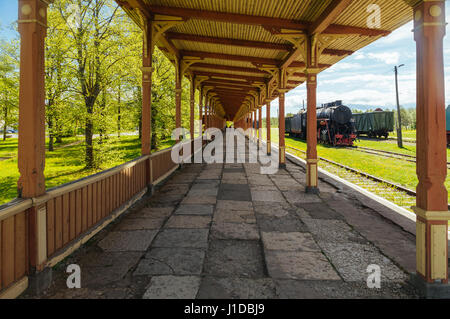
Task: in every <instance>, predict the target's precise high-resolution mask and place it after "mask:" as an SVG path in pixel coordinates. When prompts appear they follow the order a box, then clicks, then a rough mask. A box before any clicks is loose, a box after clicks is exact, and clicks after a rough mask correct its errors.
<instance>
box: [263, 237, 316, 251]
mask: <svg viewBox="0 0 450 319" xmlns="http://www.w3.org/2000/svg"><path fill="white" fill-rule="evenodd" d="M261 236H262V241H263V244H264V249H266V250H277V251H313V252H320V247H319V246H317V244H316V242H315V241H314V239H313V237H312V235H311V234H309V233H281V232H262V233H261Z"/></svg>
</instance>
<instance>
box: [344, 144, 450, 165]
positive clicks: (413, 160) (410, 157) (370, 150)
mask: <svg viewBox="0 0 450 319" xmlns="http://www.w3.org/2000/svg"><path fill="white" fill-rule="evenodd" d="M346 149H349V150H353V151H359V152H364V153H368V154H373V155H378V156H383V157H389V158H394V159H400V160H403V161H407V162H411V163H416V157H415V156H414V155H408V154H402V153H396V152H389V151H383V150H377V149H373V148H369V147H363V146H357V147H347V148H346ZM447 168H449V169H450V162H447Z"/></svg>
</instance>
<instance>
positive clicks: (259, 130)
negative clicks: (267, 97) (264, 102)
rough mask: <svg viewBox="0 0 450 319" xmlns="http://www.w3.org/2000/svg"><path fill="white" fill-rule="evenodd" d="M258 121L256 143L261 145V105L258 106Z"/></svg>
mask: <svg viewBox="0 0 450 319" xmlns="http://www.w3.org/2000/svg"><path fill="white" fill-rule="evenodd" d="M258 117H259V122H258V139H259V142H258V145H259V147H261V146H262V106H260V107H259V116H258Z"/></svg>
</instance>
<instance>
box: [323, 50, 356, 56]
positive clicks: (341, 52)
mask: <svg viewBox="0 0 450 319" xmlns="http://www.w3.org/2000/svg"><path fill="white" fill-rule="evenodd" d="M353 53H354V51H350V50H336V49H325V50H323V52H322V54H325V55H332V56H345V55H352V54H353Z"/></svg>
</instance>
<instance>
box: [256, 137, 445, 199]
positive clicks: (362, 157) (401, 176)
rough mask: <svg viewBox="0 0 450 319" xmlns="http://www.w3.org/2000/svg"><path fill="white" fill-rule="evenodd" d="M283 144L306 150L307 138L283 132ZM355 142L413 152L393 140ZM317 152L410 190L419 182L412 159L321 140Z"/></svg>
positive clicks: (274, 140) (275, 139)
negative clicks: (330, 143) (328, 143)
mask: <svg viewBox="0 0 450 319" xmlns="http://www.w3.org/2000/svg"><path fill="white" fill-rule="evenodd" d="M278 136H279V135H278V129H276V128H275V129H274V128H272V131H271V138H272V141H273V142H274V143H278ZM263 137H264V138H265V134H263ZM286 145H287V146H292V147H295V148H298V149H301V150H304V151H306V142H304V141H302V140H300V139H297V138H291V137H288V136H286ZM358 145H360V146H365V147H371V148H378V149H383V150H388V151H393V152H398V153H405V154H411V155H415V152H416V148H415V146H405V147H404V149H399V148H398V147H397V145H396V144H392V143H388V142H375V141H360V142H358ZM287 151H289V149H287ZM447 152H448V150H447ZM317 153H318V155H319V156H320V157H323V158H326V159H329V160H332V161H335V162H338V163H340V164H343V165H347V166H349V167H352V168H354V169H357V170H360V171H362V172H365V173H368V174H371V175H374V176H377V177H380V178H383V179H385V180H388V181H390V182H393V183H397V184H400V185H403V186H405V187H408V188H410V189H413V190H415V189H416V186H417V183H418V179H417V174H416V164H415V163H412V162H407V161H403V160H399V159H394V158H387V157H382V156H378V155H372V154H367V153H362V152H357V151H353V150H349V149H344V148H334V147H329V146H326V145H321V144H318V145H317ZM319 166H320V164H319ZM445 186H446V188H447V190H449V191H450V178H449V177H448V178H447V180H446V182H445ZM449 194H450V192H449ZM449 198H450V197H449Z"/></svg>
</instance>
